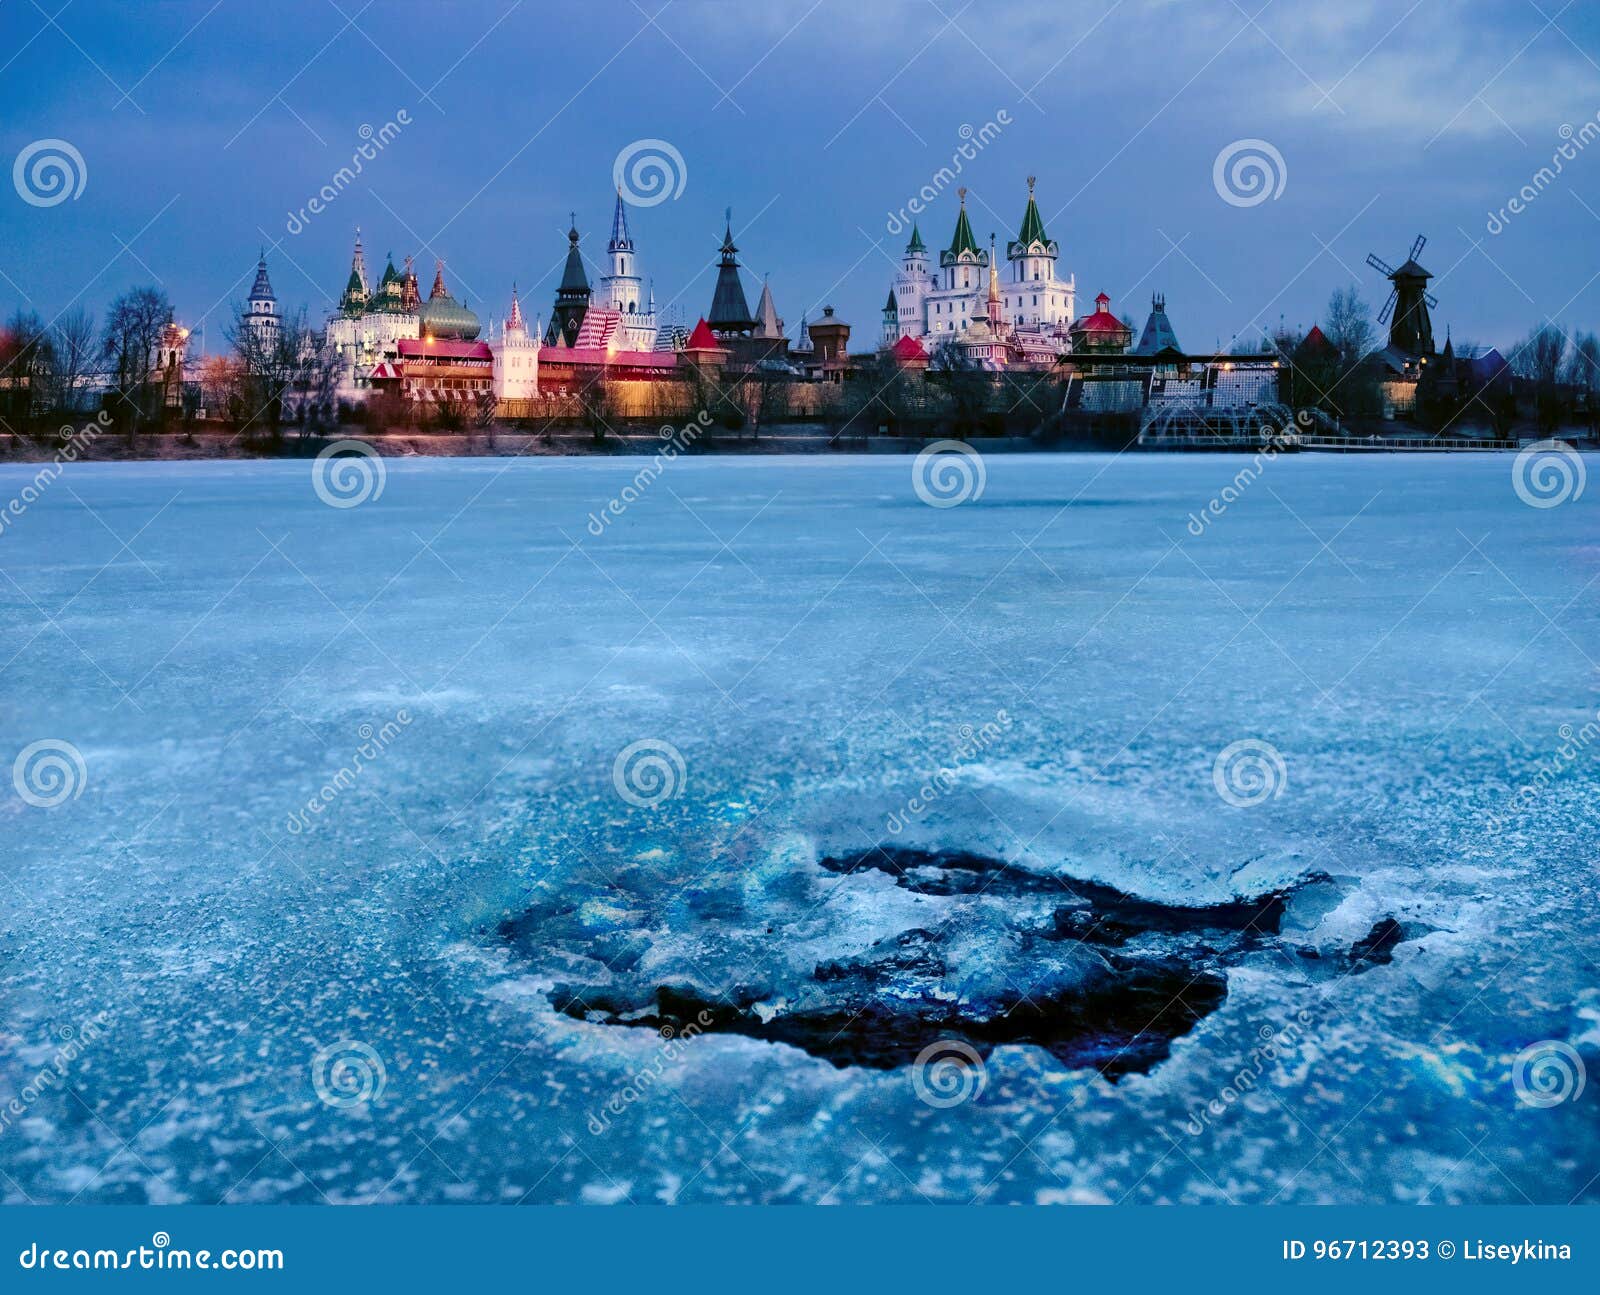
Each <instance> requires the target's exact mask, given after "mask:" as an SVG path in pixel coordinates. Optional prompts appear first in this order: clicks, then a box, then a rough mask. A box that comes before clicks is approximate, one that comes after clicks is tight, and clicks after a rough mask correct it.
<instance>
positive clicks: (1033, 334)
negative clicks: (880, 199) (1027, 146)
mask: <svg viewBox="0 0 1600 1295" xmlns="http://www.w3.org/2000/svg"><path fill="white" fill-rule="evenodd" d="M1033 186H1034V179H1033V177H1032V176H1029V177H1028V203H1027V207H1026V208H1025V209H1024V211H1023V215H1022V227H1021V229H1020V230H1019V232H1018V234H1017V237H1016V238H1015V239H1013V240H1012V241H1011V242H1009V243H1008V244H1006V261H1007V266H1008V268H1006V269H1005V270H1004V272H1003V274H1002V275H1001V276H1000V279H1001V282H1000V298H1001V315H1002V317H1003V322H1004V324H1005V326H1006V328H1007V329H1008V330H1012V331H1014V332H1015V333H1016V334H1019V335H1020V336H1021V339H1022V340H1023V341H1024V342H1025V344H1026V350H1027V351H1028V352H1029V354H1030V355H1035V356H1038V355H1044V354H1046V353H1049V354H1060V353H1062V352H1064V351H1065V350H1066V349H1067V345H1068V329H1069V328H1070V327H1071V325H1072V321H1073V319H1074V318H1075V317H1076V293H1077V284H1076V282H1075V280H1074V279H1073V278H1071V277H1067V278H1062V277H1061V276H1060V273H1059V270H1058V268H1057V266H1058V263H1059V259H1060V255H1061V249H1060V247H1059V245H1058V244H1057V243H1056V242H1055V240H1054V239H1052V238H1051V237H1050V236H1049V234H1048V233H1046V231H1045V227H1044V218H1043V217H1042V216H1041V215H1040V214H1039V206H1038V203H1037V202H1036V201H1035V199H1034V196H1033ZM959 197H960V202H961V206H960V210H959V211H958V212H957V214H956V227H955V232H954V233H953V234H952V235H951V238H950V246H949V247H948V248H946V249H944V250H943V251H941V252H940V253H939V265H938V269H937V270H934V269H932V268H931V267H930V265H929V256H928V249H927V246H926V245H925V244H924V243H923V241H922V234H921V231H920V230H919V229H918V228H917V227H916V226H915V225H913V226H912V229H911V241H910V242H909V243H907V244H906V249H905V253H904V255H903V256H902V258H901V262H900V270H899V273H898V274H896V275H895V281H894V285H893V287H892V289H891V292H892V295H893V298H894V302H895V311H894V318H893V323H892V324H891V323H890V316H889V309H888V305H887V303H886V304H885V307H884V340H885V341H886V342H887V343H889V344H893V342H894V341H896V340H898V338H900V337H915V338H916V339H917V340H918V341H922V342H924V343H926V344H927V347H928V349H929V350H930V351H931V350H932V349H933V348H934V347H936V346H937V345H938V344H939V343H940V342H941V341H946V340H952V339H954V338H956V337H958V336H959V335H960V334H961V333H962V332H963V330H965V329H966V328H967V327H968V326H969V325H970V324H971V323H972V322H973V320H975V319H978V318H980V317H982V318H983V319H985V320H987V319H988V315H989V303H988V286H989V273H988V272H989V269H990V259H991V254H990V252H989V251H988V250H986V249H985V248H983V247H981V246H979V244H978V240H977V238H976V236H975V235H974V234H973V232H972V222H971V221H970V220H969V219H968V216H967V191H966V190H965V189H961V190H959ZM996 268H999V267H996ZM891 329H892V330H893V332H894V333H895V334H896V336H894V337H891V336H890V335H889V334H890V331H891Z"/></svg>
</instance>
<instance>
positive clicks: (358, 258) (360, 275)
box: [350, 225, 371, 293]
mask: <svg viewBox="0 0 1600 1295" xmlns="http://www.w3.org/2000/svg"><path fill="white" fill-rule="evenodd" d="M350 273H351V275H352V276H354V277H355V278H356V279H358V280H359V281H360V283H361V291H362V292H364V293H365V292H370V291H371V289H370V288H369V287H368V286H367V258H366V257H365V256H364V255H363V254H362V251H361V226H360V225H357V226H356V250H355V253H354V255H352V256H351V258H350Z"/></svg>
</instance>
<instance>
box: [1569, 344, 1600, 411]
mask: <svg viewBox="0 0 1600 1295" xmlns="http://www.w3.org/2000/svg"><path fill="white" fill-rule="evenodd" d="M1567 381H1568V383H1570V384H1571V385H1572V387H1573V388H1574V389H1575V390H1576V391H1577V392H1578V394H1579V395H1580V396H1581V398H1582V400H1583V406H1584V415H1585V418H1586V419H1587V421H1588V424H1589V431H1590V434H1591V435H1593V433H1594V430H1595V429H1596V428H1597V427H1600V337H1596V336H1595V335H1594V334H1593V333H1579V334H1577V335H1576V336H1575V337H1574V338H1573V339H1572V358H1571V359H1569V360H1568V361H1567Z"/></svg>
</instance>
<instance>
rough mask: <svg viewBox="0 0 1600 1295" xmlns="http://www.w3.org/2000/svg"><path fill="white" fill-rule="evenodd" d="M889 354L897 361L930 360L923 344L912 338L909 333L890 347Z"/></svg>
mask: <svg viewBox="0 0 1600 1295" xmlns="http://www.w3.org/2000/svg"><path fill="white" fill-rule="evenodd" d="M889 354H890V355H892V356H894V358H895V359H897V360H925V359H927V358H928V352H927V351H925V350H924V349H923V347H922V343H921V342H919V341H917V339H916V338H914V337H912V336H911V334H910V333H907V334H906V335H905V336H904V337H902V338H901V339H900V340H899V341H898V342H896V343H895V344H894V345H893V346H892V347H890V348H889Z"/></svg>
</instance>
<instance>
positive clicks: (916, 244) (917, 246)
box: [906, 221, 928, 255]
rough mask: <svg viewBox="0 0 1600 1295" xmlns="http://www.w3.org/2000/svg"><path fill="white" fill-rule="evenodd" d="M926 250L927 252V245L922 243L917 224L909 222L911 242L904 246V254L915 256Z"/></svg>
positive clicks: (920, 232)
mask: <svg viewBox="0 0 1600 1295" xmlns="http://www.w3.org/2000/svg"><path fill="white" fill-rule="evenodd" d="M927 250H928V245H927V244H926V243H924V242H923V241H922V231H921V230H920V229H918V228H917V222H916V221H912V222H911V241H910V242H909V243H907V244H906V252H907V254H908V255H916V254H918V253H921V252H926V251H927Z"/></svg>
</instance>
